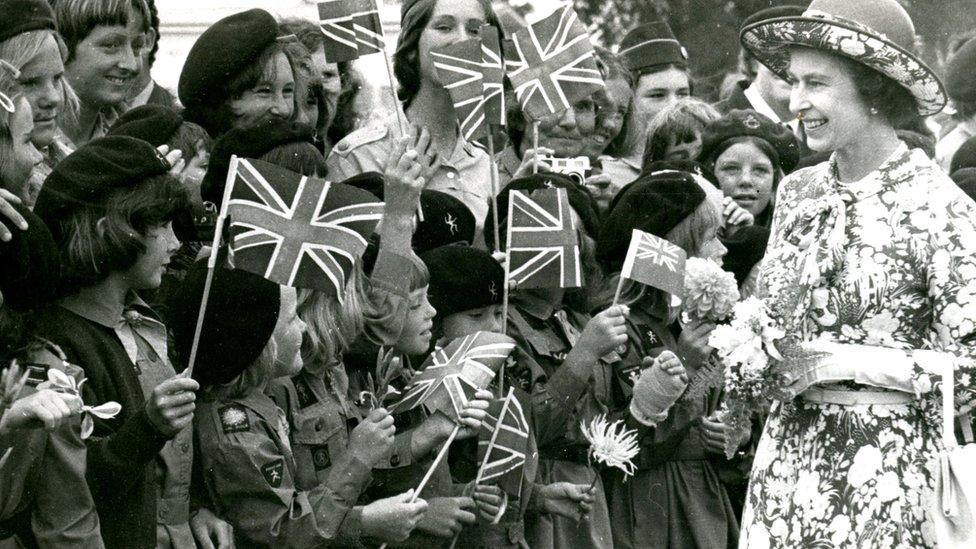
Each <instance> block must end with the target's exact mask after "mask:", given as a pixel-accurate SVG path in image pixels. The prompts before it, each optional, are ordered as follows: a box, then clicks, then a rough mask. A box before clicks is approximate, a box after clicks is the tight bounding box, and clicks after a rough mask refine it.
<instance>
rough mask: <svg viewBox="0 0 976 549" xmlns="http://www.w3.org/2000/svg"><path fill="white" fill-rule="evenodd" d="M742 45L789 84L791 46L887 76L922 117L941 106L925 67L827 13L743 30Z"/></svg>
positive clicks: (941, 95)
mask: <svg viewBox="0 0 976 549" xmlns="http://www.w3.org/2000/svg"><path fill="white" fill-rule="evenodd" d="M741 38H742V44H743V45H744V46H745V47H746V49H748V50H749V52H750V53H751V54H752V55H753V56H755V57H756V59H758V60H759V61H760V62H761V63H762V64H763V65H766V66H767V67H769V69H770V70H771V71H773V72H775V73H776V74H777V75H779V76H780V77H781V78H783V79H784V80H787V81H789V72H788V69H789V66H790V52H789V47H790V46H795V45H801V46H809V47H812V48H815V49H818V50H825V51H831V52H834V53H837V54H840V55H843V56H845V57H849V58H851V59H854V60H855V61H858V62H860V63H863V64H865V65H867V66H869V67H871V68H873V69H875V70H877V71H878V72H880V73H882V74H884V75H887V76H888V77H890V78H892V79H893V80H895V81H896V82H898V83H899V84H901V85H902V86H904V87H905V88H907V89H908V91H910V92H911V93H912V95H913V96H914V97H915V101H916V103H917V107H918V112H919V114H921V115H922V116H927V115H930V114H935V113H937V112H939V111H941V110H942V108H943V107H945V105H946V101H947V99H946V93H945V89H944V88H943V87H942V82H940V81H939V79H938V77H937V76H936V75H935V73H934V72H933V71H932V69H930V68H929V67H928V66H926V65H925V63H923V62H922V61H921V60H920V59H918V58H917V57H916V56H915V55H913V54H912V53H910V52H908V51H906V50H904V49H903V48H901V47H900V46H898V45H897V44H895V43H894V42H892V41H891V40H888V39H887V38H885V37H884V36H883V35H879V34H878V33H877V32H876V31H874V30H872V29H869V28H867V27H865V26H863V25H861V24H859V23H856V22H854V21H849V20H846V19H841V18H837V17H833V16H831V15H829V14H826V13H811V12H807V13H805V14H804V16H803V17H791V18H785V17H781V18H776V19H770V20H767V21H762V22H759V23H756V24H754V25H751V26H749V27H746V28H745V29H743V30H742V37H741Z"/></svg>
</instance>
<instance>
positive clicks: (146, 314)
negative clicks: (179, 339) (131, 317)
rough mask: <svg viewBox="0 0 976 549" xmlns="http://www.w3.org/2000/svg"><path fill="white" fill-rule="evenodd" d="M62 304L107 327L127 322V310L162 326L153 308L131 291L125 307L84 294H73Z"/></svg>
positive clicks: (113, 327)
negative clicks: (96, 299) (115, 305)
mask: <svg viewBox="0 0 976 549" xmlns="http://www.w3.org/2000/svg"><path fill="white" fill-rule="evenodd" d="M61 306H62V307H64V308H65V309H68V310H69V311H71V312H73V313H75V314H76V315H78V316H80V317H82V318H85V319H87V320H90V321H92V322H94V323H96V324H101V325H102V326H105V327H106V328H112V329H115V328H117V327H118V326H119V323H121V322H125V317H124V315H125V313H126V311H135V312H136V313H138V314H139V317H140V318H141V319H142V320H144V321H146V322H151V323H155V324H159V325H160V326H162V322H160V321H159V320H158V319H156V317H155V316H154V315H153V313H152V309H150V308H149V305H147V304H146V302H145V301H143V300H142V299H141V298H140V297H139V296H138V295H136V294H135V292H130V293H129V295H128V296H126V300H125V305H124V306H123V307H114V306H111V305H109V304H107V303H104V302H101V301H95V300H93V299H90V298H88V297H87V296H85V295H84V294H73V295H70V296H68V297H65V298H64V299H62V300H61Z"/></svg>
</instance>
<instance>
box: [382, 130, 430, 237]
mask: <svg viewBox="0 0 976 549" xmlns="http://www.w3.org/2000/svg"><path fill="white" fill-rule="evenodd" d="M416 145H417V143H416V139H415V138H414V137H413V136H406V137H403V138H401V139H398V140H397V142H396V144H395V145H394V147H393V149H392V150H391V151H390V156H389V157H388V158H387V161H386V167H385V169H384V173H383V181H384V185H383V187H384V189H383V201H384V203H385V204H384V218H388V217H390V216H395V215H396V216H406V217H409V218H412V217H413V214H414V212H416V211H417V204H418V202H419V200H420V191H421V190H422V189H423V188H424V182H425V180H424V177H423V170H424V164H423V162H422V160H421V154H422V153H421V151H418V150H417V148H416ZM387 214H389V215H387Z"/></svg>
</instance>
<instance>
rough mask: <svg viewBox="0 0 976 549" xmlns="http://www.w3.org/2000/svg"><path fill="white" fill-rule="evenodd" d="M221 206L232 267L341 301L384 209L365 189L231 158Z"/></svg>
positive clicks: (257, 162)
mask: <svg viewBox="0 0 976 549" xmlns="http://www.w3.org/2000/svg"><path fill="white" fill-rule="evenodd" d="M231 171H232V173H233V174H234V175H233V180H232V181H231V182H230V183H229V184H230V185H232V189H231V190H230V199H229V200H228V201H227V215H228V216H229V218H230V233H231V236H232V240H231V245H230V247H231V250H233V252H234V265H235V267H236V268H239V269H244V270H247V271H251V272H253V273H255V274H258V275H260V276H263V277H264V278H267V279H268V280H271V281H272V282H276V283H278V284H283V285H286V286H295V287H297V288H312V289H315V290H322V291H326V292H329V293H330V294H331V295H333V296H336V297H341V296H342V288H343V286H344V284H345V280H346V277H347V276H348V275H349V273H350V271H351V268H352V265H353V263H354V262H355V260H356V258H358V257H359V256H361V255H362V253H363V251H364V250H365V249H366V238H367V237H368V236H369V235H370V234H372V232H373V230H374V229H375V228H376V224H377V223H378V222H379V220H380V217H381V216H382V214H383V203H382V202H377V201H376V197H374V196H373V195H371V194H369V193H368V192H366V191H363V190H360V189H356V188H354V187H350V186H349V185H343V184H341V183H329V182H327V181H324V180H322V179H316V178H312V177H305V176H303V175H299V174H297V173H294V172H292V171H289V170H286V169H284V168H281V167H279V166H275V165H274V164H269V163H267V162H262V161H260V160H252V159H245V158H237V157H234V158H233V162H232V164H231Z"/></svg>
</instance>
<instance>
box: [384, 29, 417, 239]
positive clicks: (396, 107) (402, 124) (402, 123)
mask: <svg viewBox="0 0 976 549" xmlns="http://www.w3.org/2000/svg"><path fill="white" fill-rule="evenodd" d="M380 30H381V31H382V28H381V29H380ZM383 65H384V66H386V76H387V78H389V80H390V95H392V96H393V112H395V113H396V117H397V128H399V130H400V137H401V138H402V137H404V136H405V135H407V119H406V115H405V114H404V113H403V111H402V110H401V109H400V98H399V97H397V92H396V79H395V78H393V69H392V68H391V65H390V54H389V53H387V51H386V35H385V34H384V35H383ZM417 220H418V221H420V222H423V220H424V209H423V207H422V206H421V205H420V202H417Z"/></svg>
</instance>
